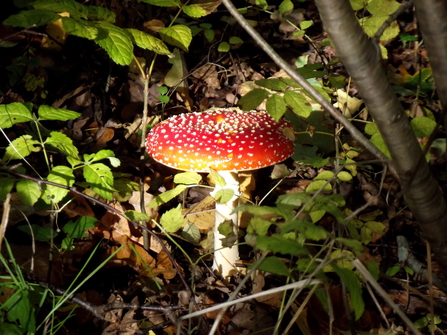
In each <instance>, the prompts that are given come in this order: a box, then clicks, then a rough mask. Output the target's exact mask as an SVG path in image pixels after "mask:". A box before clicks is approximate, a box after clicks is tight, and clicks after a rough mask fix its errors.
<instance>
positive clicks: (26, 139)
mask: <svg viewBox="0 0 447 335" xmlns="http://www.w3.org/2000/svg"><path fill="white" fill-rule="evenodd" d="M38 144H39V141H36V140H33V138H32V136H31V135H22V136H20V137H19V138H16V139H15V140H14V141H12V142H11V144H9V145H8V147H7V148H6V151H5V154H4V155H3V158H2V160H3V161H10V160H12V159H22V158H24V157H26V156H28V155H29V154H30V153H32V152H38V151H39V150H40V147H36V145H38Z"/></svg>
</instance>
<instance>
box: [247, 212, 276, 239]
mask: <svg viewBox="0 0 447 335" xmlns="http://www.w3.org/2000/svg"><path fill="white" fill-rule="evenodd" d="M271 225H272V223H271V222H270V221H267V220H264V219H261V218H260V217H259V216H255V217H254V218H252V219H251V220H250V223H249V224H248V227H247V233H248V234H254V235H259V236H264V235H267V232H268V230H269V228H270V226H271Z"/></svg>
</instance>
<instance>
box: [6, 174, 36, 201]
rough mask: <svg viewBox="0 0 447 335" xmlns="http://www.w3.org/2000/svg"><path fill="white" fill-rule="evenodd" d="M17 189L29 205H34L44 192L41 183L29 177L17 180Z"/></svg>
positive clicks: (21, 197) (21, 198)
mask: <svg viewBox="0 0 447 335" xmlns="http://www.w3.org/2000/svg"><path fill="white" fill-rule="evenodd" d="M0 180H1V179H0ZM16 189H17V193H18V194H19V197H20V200H22V202H23V204H25V205H28V206H33V205H34V204H35V203H36V201H37V200H39V198H40V195H41V193H42V191H41V189H40V186H39V184H37V183H36V182H35V181H32V180H28V179H20V180H19V181H18V182H17V186H16Z"/></svg>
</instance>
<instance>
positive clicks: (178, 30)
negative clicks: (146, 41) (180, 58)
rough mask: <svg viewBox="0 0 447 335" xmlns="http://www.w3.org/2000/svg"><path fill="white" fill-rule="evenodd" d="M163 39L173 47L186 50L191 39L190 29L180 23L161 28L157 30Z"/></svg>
mask: <svg viewBox="0 0 447 335" xmlns="http://www.w3.org/2000/svg"><path fill="white" fill-rule="evenodd" d="M158 33H159V34H160V36H161V37H162V39H163V41H165V42H166V43H169V44H171V45H173V46H175V47H178V48H180V49H182V50H183V51H188V48H189V45H190V44H191V40H192V33H191V29H189V28H188V27H187V26H184V25H182V24H177V25H175V26H172V27H167V28H162V29H160V30H159V31H158Z"/></svg>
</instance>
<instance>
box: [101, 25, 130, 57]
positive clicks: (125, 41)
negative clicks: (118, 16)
mask: <svg viewBox="0 0 447 335" xmlns="http://www.w3.org/2000/svg"><path fill="white" fill-rule="evenodd" d="M98 26H99V27H100V28H102V30H103V32H104V33H100V34H99V35H98V37H97V38H96V39H95V42H96V43H97V44H98V45H99V46H100V47H102V48H103V49H104V50H105V51H106V52H107V53H108V54H109V56H110V58H111V59H112V60H113V61H114V62H115V63H117V64H119V65H129V64H130V63H131V62H132V59H133V45H132V40H131V39H130V37H129V36H128V35H127V34H126V32H125V31H124V30H123V29H121V28H119V27H117V26H115V25H113V24H111V23H109V22H105V21H101V22H98Z"/></svg>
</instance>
